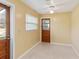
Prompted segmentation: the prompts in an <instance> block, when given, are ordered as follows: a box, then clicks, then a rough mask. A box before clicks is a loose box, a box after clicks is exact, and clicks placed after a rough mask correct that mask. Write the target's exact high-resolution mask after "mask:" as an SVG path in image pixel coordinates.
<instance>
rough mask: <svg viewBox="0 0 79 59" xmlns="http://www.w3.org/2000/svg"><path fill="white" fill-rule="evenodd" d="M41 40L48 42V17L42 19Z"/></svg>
mask: <svg viewBox="0 0 79 59" xmlns="http://www.w3.org/2000/svg"><path fill="white" fill-rule="evenodd" d="M41 23H42V42H48V43H50V18H43V19H42V22H41Z"/></svg>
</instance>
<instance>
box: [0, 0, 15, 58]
mask: <svg viewBox="0 0 79 59" xmlns="http://www.w3.org/2000/svg"><path fill="white" fill-rule="evenodd" d="M0 3H2V4H4V5H6V6H9V7H10V59H15V5H14V4H13V3H10V2H8V1H5V0H0Z"/></svg>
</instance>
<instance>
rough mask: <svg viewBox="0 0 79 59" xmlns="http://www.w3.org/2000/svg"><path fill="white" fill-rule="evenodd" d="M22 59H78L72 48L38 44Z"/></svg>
mask: <svg viewBox="0 0 79 59" xmlns="http://www.w3.org/2000/svg"><path fill="white" fill-rule="evenodd" d="M22 59H79V57H78V56H77V55H76V54H75V52H74V50H73V49H72V47H68V46H61V45H51V44H46V43H40V44H39V45H38V46H36V47H35V48H33V49H32V50H31V51H30V52H29V53H28V54H26V55H25V56H24V57H23V58H22Z"/></svg>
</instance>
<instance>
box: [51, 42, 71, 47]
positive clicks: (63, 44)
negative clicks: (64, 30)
mask: <svg viewBox="0 0 79 59" xmlns="http://www.w3.org/2000/svg"><path fill="white" fill-rule="evenodd" d="M51 44H53V45H62V46H70V47H72V44H66V43H56V42H51Z"/></svg>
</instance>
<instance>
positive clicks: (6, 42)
mask: <svg viewBox="0 0 79 59" xmlns="http://www.w3.org/2000/svg"><path fill="white" fill-rule="evenodd" d="M0 59H10V7H8V6H6V5H3V4H1V3H0Z"/></svg>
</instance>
